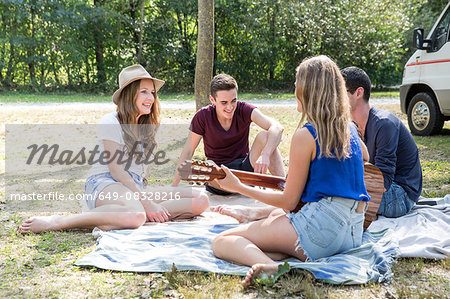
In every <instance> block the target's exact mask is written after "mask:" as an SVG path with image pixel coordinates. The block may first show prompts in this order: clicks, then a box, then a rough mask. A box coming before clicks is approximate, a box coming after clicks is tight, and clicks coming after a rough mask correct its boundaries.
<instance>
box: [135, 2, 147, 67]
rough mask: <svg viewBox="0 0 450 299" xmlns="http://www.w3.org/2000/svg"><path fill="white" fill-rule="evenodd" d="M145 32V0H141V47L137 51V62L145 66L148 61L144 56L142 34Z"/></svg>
mask: <svg viewBox="0 0 450 299" xmlns="http://www.w3.org/2000/svg"><path fill="white" fill-rule="evenodd" d="M143 32H144V0H141V18H140V22H139V48H138V53H137V62H138V63H139V64H142V65H143V66H144V67H145V66H146V63H145V61H144V58H143V57H142V34H143Z"/></svg>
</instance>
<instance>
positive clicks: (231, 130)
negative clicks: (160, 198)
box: [172, 74, 285, 195]
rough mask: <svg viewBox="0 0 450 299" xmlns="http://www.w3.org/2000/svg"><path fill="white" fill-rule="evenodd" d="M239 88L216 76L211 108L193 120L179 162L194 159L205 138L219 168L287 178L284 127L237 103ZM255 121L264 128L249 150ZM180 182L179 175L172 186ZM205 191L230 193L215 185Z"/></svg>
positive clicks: (225, 77)
mask: <svg viewBox="0 0 450 299" xmlns="http://www.w3.org/2000/svg"><path fill="white" fill-rule="evenodd" d="M237 92H238V85H237V83H236V80H235V79H234V78H233V77H231V76H230V75H227V74H220V75H217V76H215V77H214V78H213V79H212V81H211V95H210V96H209V98H210V100H211V105H208V106H206V107H203V108H201V109H200V110H198V111H197V113H196V114H195V116H194V118H193V119H192V121H191V126H190V132H189V136H188V140H187V142H186V145H185V147H184V149H183V151H182V153H181V157H180V162H179V164H180V163H181V162H182V161H185V160H189V159H191V158H192V155H193V153H194V152H195V149H196V148H197V146H198V145H199V143H200V140H201V139H202V138H203V144H204V149H205V155H206V158H207V159H208V160H212V161H214V162H215V163H216V164H217V165H219V166H220V165H221V164H224V165H225V166H227V167H229V168H232V169H238V170H244V171H252V172H253V171H254V172H258V173H266V172H267V170H269V171H270V173H271V174H273V175H277V176H285V173H284V167H283V160H282V158H281V155H280V152H279V151H278V148H277V147H278V144H279V143H280V140H281V134H282V133H283V128H282V127H281V125H280V124H279V123H278V122H277V121H276V120H274V119H272V118H269V117H267V116H265V115H264V114H263V113H262V112H261V111H260V110H259V109H257V108H256V107H255V106H253V105H250V104H247V103H244V102H240V101H238V100H237ZM252 122H254V123H255V124H257V125H258V126H259V127H261V128H262V129H264V130H265V131H262V132H260V133H258V134H257V135H256V138H255V141H254V142H253V145H252V147H251V149H249V142H248V135H249V131H250V124H251V123H252ZM179 182H180V178H179V176H178V173H177V172H176V173H175V177H174V180H173V183H172V185H174V186H176V185H178V183H179ZM206 190H208V191H210V192H213V193H216V194H220V195H227V194H230V193H228V192H226V191H223V190H220V189H219V186H218V185H217V184H216V183H215V182H209V185H207V186H206Z"/></svg>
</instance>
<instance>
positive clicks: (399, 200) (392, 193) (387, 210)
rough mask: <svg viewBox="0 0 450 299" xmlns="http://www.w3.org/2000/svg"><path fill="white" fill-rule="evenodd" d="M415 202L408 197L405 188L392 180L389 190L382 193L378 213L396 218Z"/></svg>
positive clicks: (408, 209) (409, 208)
mask: <svg viewBox="0 0 450 299" xmlns="http://www.w3.org/2000/svg"><path fill="white" fill-rule="evenodd" d="M414 205H415V202H414V201H413V200H411V199H410V198H409V197H408V194H406V192H405V190H404V189H403V188H402V187H401V186H399V185H397V184H396V183H394V182H392V184H391V187H390V188H389V190H387V191H386V192H384V193H383V197H382V198H381V203H380V207H379V208H378V212H377V214H378V215H382V216H384V217H388V218H396V217H400V216H403V215H405V214H406V213H408V212H409V211H411V209H412V208H413V207H414Z"/></svg>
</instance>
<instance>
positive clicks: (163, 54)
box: [0, 0, 447, 92]
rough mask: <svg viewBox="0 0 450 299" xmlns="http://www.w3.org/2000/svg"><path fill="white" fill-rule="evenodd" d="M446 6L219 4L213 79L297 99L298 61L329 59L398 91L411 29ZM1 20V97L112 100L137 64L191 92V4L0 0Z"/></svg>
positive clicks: (364, 0)
mask: <svg viewBox="0 0 450 299" xmlns="http://www.w3.org/2000/svg"><path fill="white" fill-rule="evenodd" d="M446 2H447V1H445V0H433V1H425V0H407V1H400V0H393V1H387V0H373V1H372V0H361V1H356V0H340V1H334V0H324V1H313V0H302V1H297V0H262V1H256V0H216V1H215V31H216V33H215V66H214V68H215V73H220V72H226V73H230V74H232V75H233V76H235V77H236V79H237V80H238V82H239V85H240V87H241V90H249V91H266V90H285V91H292V90H293V82H294V79H295V78H294V74H295V67H296V66H297V65H298V64H299V63H300V62H301V60H302V59H304V58H305V57H308V56H312V55H318V54H326V55H329V56H331V57H332V58H333V59H334V60H335V61H336V62H337V63H338V64H339V65H340V66H341V67H345V66H349V65H357V66H360V67H362V68H364V69H365V70H366V71H367V72H368V74H369V75H370V76H371V78H372V81H373V83H374V84H375V85H376V86H377V87H383V86H390V85H394V84H398V83H400V81H401V73H402V70H403V66H404V63H405V62H406V59H407V58H408V57H409V56H410V55H411V53H412V51H413V49H412V47H411V40H412V28H414V27H419V26H420V27H424V28H425V29H426V31H427V32H429V30H430V28H431V26H432V24H433V23H434V21H435V20H436V18H437V16H438V15H439V13H440V12H441V11H442V9H443V7H445V5H446ZM141 8H142V14H141ZM0 14H1V17H0V26H1V30H0V41H1V43H0V91H1V90H22V91H34V92H35V91H39V92H48V91H67V90H77V91H86V92H93V91H94V92H105V91H108V92H111V91H112V90H114V89H115V88H116V86H117V75H118V73H119V72H120V70H121V69H122V68H123V67H125V66H127V65H130V64H134V63H141V64H143V65H144V66H145V67H146V68H147V69H148V70H149V71H150V72H151V74H152V75H154V76H156V77H160V78H162V79H164V80H166V82H167V83H166V85H165V87H164V90H166V91H175V92H180V91H190V92H192V91H193V83H194V76H195V60H196V59H195V53H196V47H197V41H196V40H197V1H195V0H127V1H123V0H111V1H105V0H94V1H86V0H62V1H54V0H2V1H1V2H0Z"/></svg>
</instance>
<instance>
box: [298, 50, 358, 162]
mask: <svg viewBox="0 0 450 299" xmlns="http://www.w3.org/2000/svg"><path fill="white" fill-rule="evenodd" d="M295 87H296V89H295V95H296V97H297V99H298V100H299V101H300V103H301V105H302V108H303V113H302V118H301V121H300V122H303V121H304V120H305V119H306V120H307V121H308V122H310V123H311V124H312V125H313V127H314V128H315V129H316V132H317V142H318V143H319V147H320V156H322V155H323V156H324V157H326V158H333V157H336V158H337V159H339V160H341V159H343V158H346V157H348V156H349V151H350V128H349V121H350V106H349V102H348V97H347V91H346V88H345V82H344V78H343V77H342V75H341V72H340V70H339V68H338V66H337V65H336V63H334V61H332V60H331V59H330V58H328V57H327V56H324V55H320V56H315V57H312V58H307V59H305V60H303V61H302V63H301V64H300V65H299V66H298V67H297V76H296V82H295Z"/></svg>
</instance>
